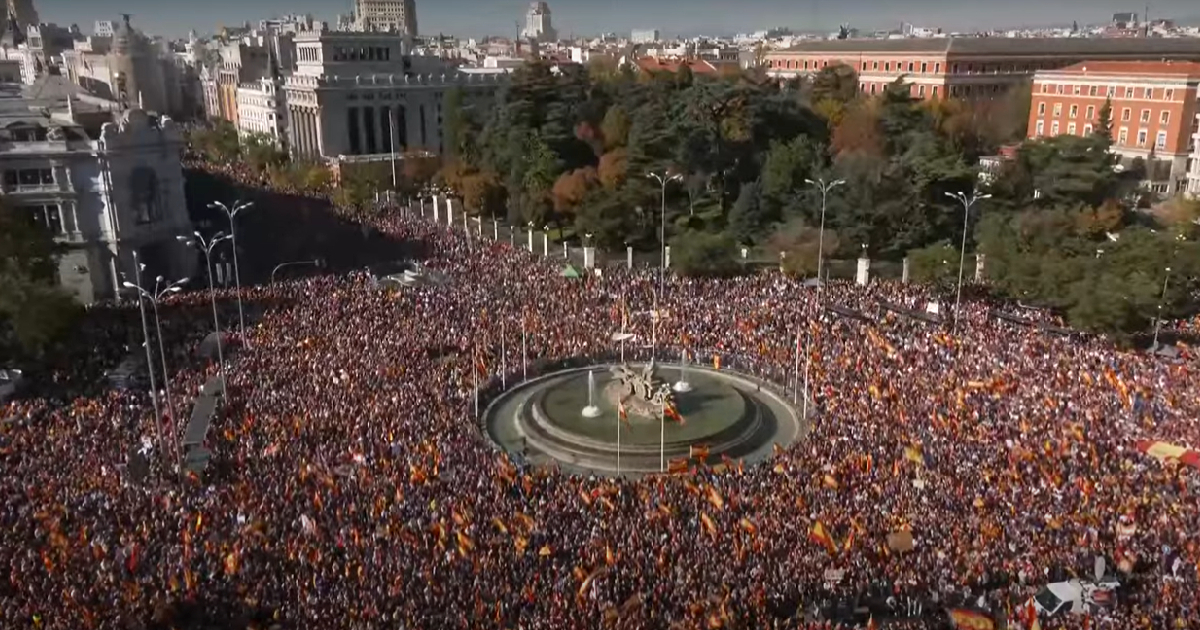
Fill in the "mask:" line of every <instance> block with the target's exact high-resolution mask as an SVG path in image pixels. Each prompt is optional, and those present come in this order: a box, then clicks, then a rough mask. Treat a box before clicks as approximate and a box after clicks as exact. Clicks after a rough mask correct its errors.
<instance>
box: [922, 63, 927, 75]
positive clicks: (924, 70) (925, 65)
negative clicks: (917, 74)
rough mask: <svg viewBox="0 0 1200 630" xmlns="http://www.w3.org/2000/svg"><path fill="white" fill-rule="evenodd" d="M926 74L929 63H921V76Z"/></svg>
mask: <svg viewBox="0 0 1200 630" xmlns="http://www.w3.org/2000/svg"><path fill="white" fill-rule="evenodd" d="M926 72H929V62H928V61H922V62H921V74H925V73H926Z"/></svg>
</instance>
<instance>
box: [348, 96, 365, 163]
mask: <svg viewBox="0 0 1200 630" xmlns="http://www.w3.org/2000/svg"><path fill="white" fill-rule="evenodd" d="M358 128H359V124H358V108H357V107H347V108H346V131H347V132H348V133H349V134H350V155H362V140H361V137H360V135H359V130H358Z"/></svg>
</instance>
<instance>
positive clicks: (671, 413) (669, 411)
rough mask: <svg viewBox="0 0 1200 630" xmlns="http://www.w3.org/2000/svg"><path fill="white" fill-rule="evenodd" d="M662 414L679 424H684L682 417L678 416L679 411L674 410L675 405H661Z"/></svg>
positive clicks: (669, 403)
mask: <svg viewBox="0 0 1200 630" xmlns="http://www.w3.org/2000/svg"><path fill="white" fill-rule="evenodd" d="M663 414H664V415H665V416H667V417H668V418H670V419H672V420H674V421H675V422H678V423H679V424H684V420H683V416H681V415H679V410H678V409H676V408H675V403H671V402H668V403H665V404H664V405H663Z"/></svg>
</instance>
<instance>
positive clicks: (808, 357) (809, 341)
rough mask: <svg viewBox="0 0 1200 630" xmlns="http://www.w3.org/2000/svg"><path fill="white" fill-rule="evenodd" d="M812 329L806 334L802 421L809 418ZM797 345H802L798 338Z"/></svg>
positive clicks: (801, 404)
mask: <svg viewBox="0 0 1200 630" xmlns="http://www.w3.org/2000/svg"><path fill="white" fill-rule="evenodd" d="M811 335H812V331H811V330H810V331H809V334H808V335H805V336H804V401H803V402H801V403H800V419H801V421H803V420H806V419H808V372H809V365H810V364H811V363H812V349H811V348H810V347H809V346H810V345H811V344H812V337H811ZM796 347H797V348H799V347H800V339H799V338H797V339H796Z"/></svg>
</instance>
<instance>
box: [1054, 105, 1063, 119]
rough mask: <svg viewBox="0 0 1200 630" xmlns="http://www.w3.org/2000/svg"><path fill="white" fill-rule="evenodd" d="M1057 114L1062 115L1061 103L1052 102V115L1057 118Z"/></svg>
mask: <svg viewBox="0 0 1200 630" xmlns="http://www.w3.org/2000/svg"><path fill="white" fill-rule="evenodd" d="M1059 116H1062V103H1055V104H1054V117H1055V118H1058V117H1059Z"/></svg>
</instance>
